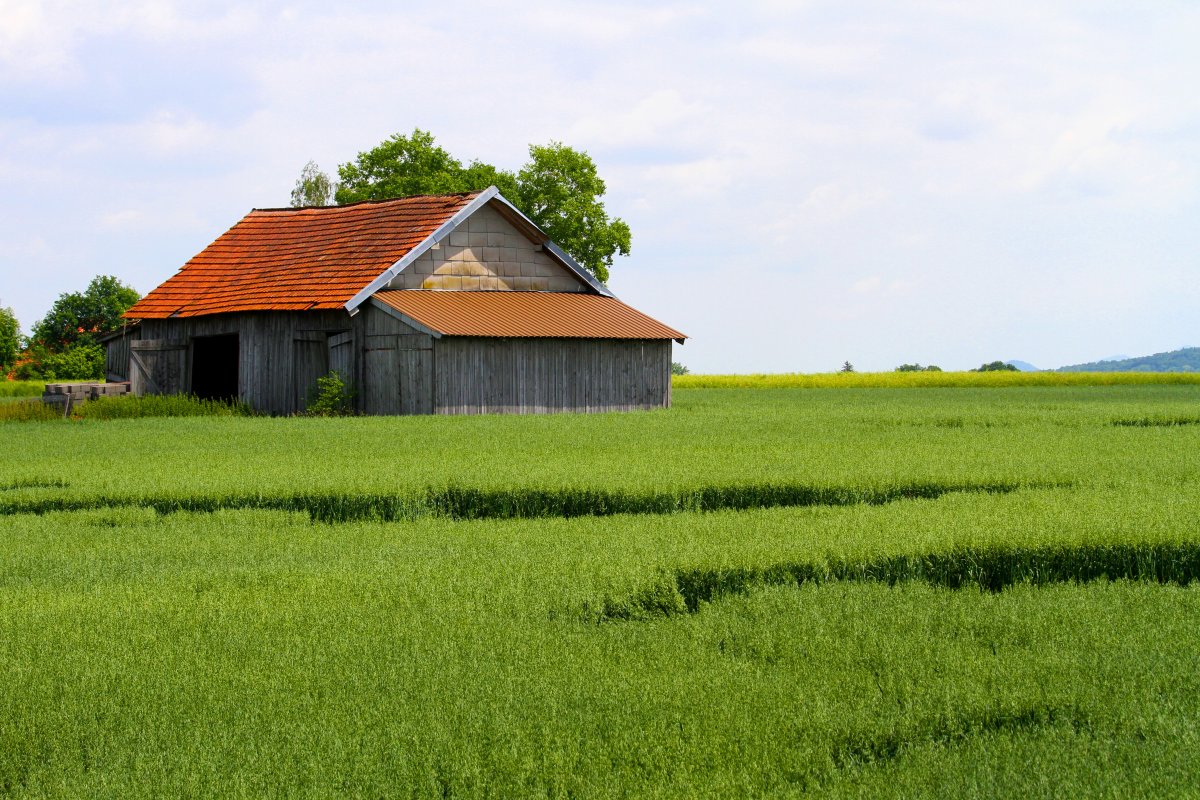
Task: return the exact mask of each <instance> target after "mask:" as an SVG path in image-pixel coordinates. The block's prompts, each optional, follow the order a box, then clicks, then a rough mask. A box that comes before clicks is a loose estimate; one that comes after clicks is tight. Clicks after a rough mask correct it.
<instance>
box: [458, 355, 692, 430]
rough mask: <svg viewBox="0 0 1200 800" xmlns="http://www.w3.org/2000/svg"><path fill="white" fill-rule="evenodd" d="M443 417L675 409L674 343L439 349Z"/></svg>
mask: <svg viewBox="0 0 1200 800" xmlns="http://www.w3.org/2000/svg"><path fill="white" fill-rule="evenodd" d="M434 357H435V362H434V383H435V389H434V409H435V410H436V412H437V413H439V414H485V413H510V414H512V413H517V414H528V413H547V412H554V411H630V410H634V409H650V408H667V407H669V406H670V404H671V342H670V340H665V341H664V340H628V339H485V338H474V337H444V338H442V339H439V340H437V341H436V342H435V343H434Z"/></svg>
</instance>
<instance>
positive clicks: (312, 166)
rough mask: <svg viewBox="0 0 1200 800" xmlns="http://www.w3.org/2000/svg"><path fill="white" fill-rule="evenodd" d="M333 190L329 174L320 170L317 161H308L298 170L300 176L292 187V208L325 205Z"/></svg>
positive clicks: (327, 203)
mask: <svg viewBox="0 0 1200 800" xmlns="http://www.w3.org/2000/svg"><path fill="white" fill-rule="evenodd" d="M333 190H334V184H333V181H331V180H330V179H329V176H328V175H326V174H325V173H324V172H322V171H321V168H320V167H318V166H317V162H315V161H309V162H308V163H307V164H305V165H304V169H302V170H300V177H299V178H297V179H296V186H295V188H293V189H292V208H303V207H304V206H327V205H329V201H330V199H331V198H332V197H333Z"/></svg>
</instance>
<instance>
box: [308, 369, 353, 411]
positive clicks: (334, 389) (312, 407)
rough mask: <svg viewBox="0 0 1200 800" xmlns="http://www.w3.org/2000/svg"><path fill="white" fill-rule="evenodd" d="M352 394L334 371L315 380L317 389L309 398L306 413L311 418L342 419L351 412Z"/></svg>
mask: <svg viewBox="0 0 1200 800" xmlns="http://www.w3.org/2000/svg"><path fill="white" fill-rule="evenodd" d="M353 404H354V393H353V392H352V391H351V390H350V389H349V388H347V386H346V381H345V380H343V379H342V376H341V375H340V374H338V372H337V371H336V370H333V371H330V373H329V374H328V375H325V376H323V377H320V378H317V387H316V389H315V390H314V391H313V393H312V394H311V395H310V396H309V400H308V411H307V413H308V414H309V416H313V417H344V416H346V415H348V414H350V413H352V411H353V407H354V405H353Z"/></svg>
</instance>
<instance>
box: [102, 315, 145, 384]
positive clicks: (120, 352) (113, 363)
mask: <svg viewBox="0 0 1200 800" xmlns="http://www.w3.org/2000/svg"><path fill="white" fill-rule="evenodd" d="M139 336H141V331H140V330H139V329H138V328H136V327H135V328H131V329H129V330H127V331H124V332H123V333H122V334H121V335H120V336H114V337H112V338H110V339H108V340H107V341H105V342H104V379H105V380H106V381H108V382H109V383H113V382H117V381H127V380H129V361H130V357H129V343H130V342H132V341H134V340H135V339H137V338H138V337H139Z"/></svg>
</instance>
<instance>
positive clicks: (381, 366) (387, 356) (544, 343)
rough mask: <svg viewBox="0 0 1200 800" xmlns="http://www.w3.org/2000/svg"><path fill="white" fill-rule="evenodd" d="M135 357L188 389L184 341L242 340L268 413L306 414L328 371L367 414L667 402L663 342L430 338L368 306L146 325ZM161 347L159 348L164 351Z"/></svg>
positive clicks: (173, 387)
mask: <svg viewBox="0 0 1200 800" xmlns="http://www.w3.org/2000/svg"><path fill="white" fill-rule="evenodd" d="M142 326H143V327H142V334H141V335H142V337H143V339H142V341H141V342H134V343H133V347H134V350H135V351H136V352H137V353H138V354H139V356H140V357H141V358H142V360H143V361H152V362H154V363H155V364H159V365H161V366H160V367H157V368H155V371H156V373H159V374H157V375H156V376H155V381H156V383H155V384H154V385H153V386H151V385H149V384H147V382H146V381H145V380H138V379H137V378H136V377H135V375H136V374H137V372H138V370H137V365H136V363H135V364H134V365H133V373H134V375H131V377H133V378H134V386H133V387H132V388H133V390H134V391H135V392H137V393H146V392H151V393H161V394H170V393H177V392H189V391H191V365H192V350H193V348H192V347H191V346H190V342H191V339H192V338H193V337H197V336H215V335H222V334H230V333H236V334H238V335H239V350H240V354H239V369H238V391H239V395H240V396H241V398H242V399H243V400H245V401H246V402H248V403H250V405H252V406H253V407H254V408H256V409H258V410H260V411H264V412H267V413H270V414H294V413H297V412H300V411H303V410H304V407H305V404H306V401H307V397H308V395H309V393H310V391H311V389H312V387H313V385H315V382H316V379H317V378H318V377H320V376H321V375H324V374H325V373H326V372H328V371H329V370H330V369H337V370H338V371H339V372H340V373H342V374H343V375H344V376H346V377H347V378H349V381H348V382H350V383H352V384H353V386H354V389H355V395H356V400H355V403H356V407H357V409H358V410H359V411H360V412H362V413H366V414H431V413H438V414H482V413H547V412H557V411H622V410H632V409H651V408H667V407H669V406H670V405H671V342H670V341H669V340H614V339H493V338H477V337H449V336H446V337H442V338H440V339H435V338H433V337H432V336H429V335H427V334H425V333H422V332H421V331H418V330H416V329H414V328H412V327H410V326H408V325H406V324H405V323H404V322H402V321H401V320H399V319H396V318H395V317H393V316H391V315H390V314H388V313H386V312H384V311H382V310H381V309H379V308H376V307H374V306H371V305H369V304H368V305H366V306H364V307H363V310H362V312H361V313H359V314H357V315H356V316H354V317H351V316H350V315H349V314H347V313H346V312H344V311H309V312H286V311H275V312H252V313H243V314H222V315H216V316H211V317H185V318H183V319H166V320H145V321H143V323H142ZM158 348H162V350H161V352H160V351H159V349H158Z"/></svg>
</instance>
